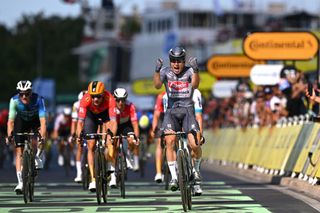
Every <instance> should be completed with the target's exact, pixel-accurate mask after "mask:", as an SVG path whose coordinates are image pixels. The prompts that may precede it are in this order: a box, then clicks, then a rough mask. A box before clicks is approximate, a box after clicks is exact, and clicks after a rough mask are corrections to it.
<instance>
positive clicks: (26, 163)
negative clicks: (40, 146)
mask: <svg viewBox="0 0 320 213" xmlns="http://www.w3.org/2000/svg"><path fill="white" fill-rule="evenodd" d="M15 136H26V139H25V141H24V142H25V143H24V150H23V153H22V181H23V188H22V193H23V200H24V202H25V203H28V201H29V202H32V201H33V200H34V179H35V177H36V176H37V175H38V171H37V170H36V166H35V157H34V149H33V146H32V138H33V137H37V139H38V141H39V143H42V142H41V140H39V138H40V134H39V133H30V132H24V133H15ZM18 145H19V144H18Z"/></svg>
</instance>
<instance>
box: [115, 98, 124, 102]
mask: <svg viewBox="0 0 320 213" xmlns="http://www.w3.org/2000/svg"><path fill="white" fill-rule="evenodd" d="M120 101H122V102H125V101H126V99H125V98H117V99H116V102H120Z"/></svg>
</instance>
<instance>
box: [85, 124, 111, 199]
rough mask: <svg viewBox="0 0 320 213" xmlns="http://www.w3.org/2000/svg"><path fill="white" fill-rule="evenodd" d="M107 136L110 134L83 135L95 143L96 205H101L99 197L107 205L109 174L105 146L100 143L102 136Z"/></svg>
mask: <svg viewBox="0 0 320 213" xmlns="http://www.w3.org/2000/svg"><path fill="white" fill-rule="evenodd" d="M100 129H101V128H100ZM107 134H110V133H109V132H107V133H90V134H85V137H86V138H90V139H95V141H96V148H95V152H94V176H95V179H96V197H97V202H98V204H101V197H102V199H103V202H104V203H107V193H108V182H109V180H110V174H108V173H107V160H106V159H105V156H104V150H105V145H104V143H103V142H102V136H103V135H107Z"/></svg>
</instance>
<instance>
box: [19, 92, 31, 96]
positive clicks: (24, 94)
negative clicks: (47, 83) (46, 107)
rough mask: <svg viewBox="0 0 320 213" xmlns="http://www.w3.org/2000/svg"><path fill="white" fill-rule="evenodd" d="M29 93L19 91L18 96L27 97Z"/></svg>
mask: <svg viewBox="0 0 320 213" xmlns="http://www.w3.org/2000/svg"><path fill="white" fill-rule="evenodd" d="M30 95H31V92H20V93H19V96H20V97H23V96H25V97H29V96H30Z"/></svg>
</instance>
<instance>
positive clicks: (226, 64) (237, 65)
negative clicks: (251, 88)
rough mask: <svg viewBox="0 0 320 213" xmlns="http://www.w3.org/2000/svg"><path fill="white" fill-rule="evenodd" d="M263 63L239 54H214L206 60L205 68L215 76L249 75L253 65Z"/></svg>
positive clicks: (233, 76) (234, 76)
mask: <svg viewBox="0 0 320 213" xmlns="http://www.w3.org/2000/svg"><path fill="white" fill-rule="evenodd" d="M264 63H265V62H264V61H255V60H252V59H250V58H248V57H247V56H245V55H241V54H231V55H214V56H212V57H211V58H210V59H209V60H208V62H207V69H208V72H210V73H211V74H212V75H214V76H215V77H225V78H236V77H249V76H250V71H251V68H252V67H253V66H254V65H256V64H264Z"/></svg>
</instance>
